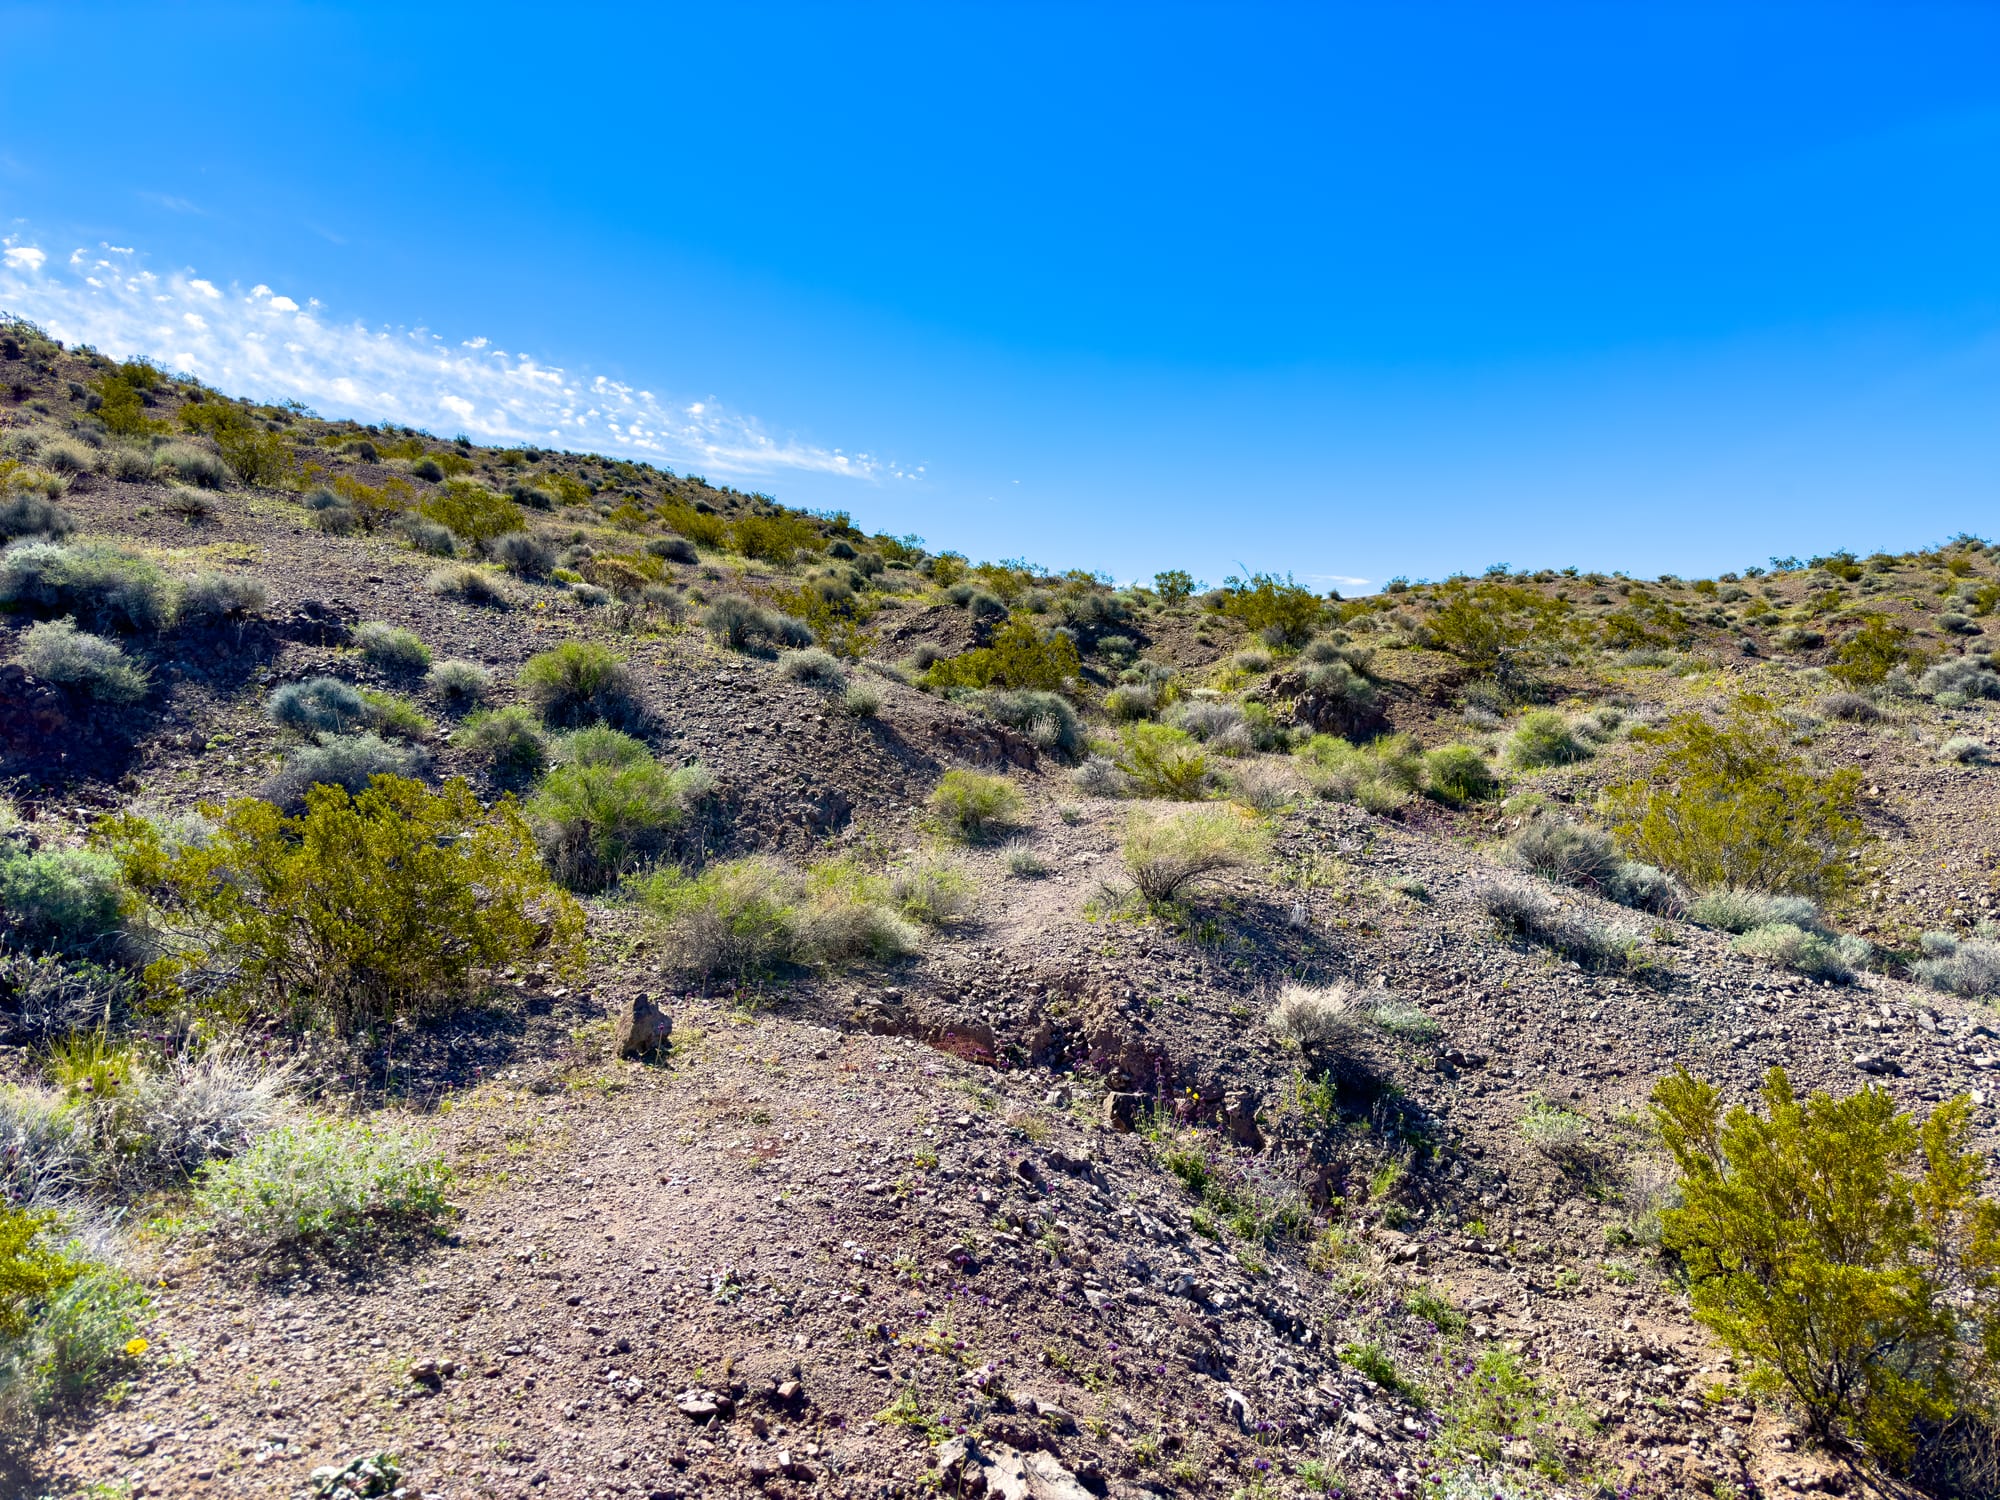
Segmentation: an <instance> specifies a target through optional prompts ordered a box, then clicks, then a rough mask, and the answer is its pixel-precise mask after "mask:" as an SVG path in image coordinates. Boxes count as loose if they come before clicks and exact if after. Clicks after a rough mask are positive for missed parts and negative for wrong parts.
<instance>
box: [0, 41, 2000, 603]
mask: <svg viewBox="0 0 2000 1500" xmlns="http://www.w3.org/2000/svg"><path fill="white" fill-rule="evenodd" d="M1996 44H2000V12H1996V10H1995V9H1994V8H1992V7H1985V6H1972V5H1955V6H1941V5H1920V4H1908V3H1905V4H1898V5H1893V6H1890V5H1882V6H1842V5H1838V4H1828V3H1820V4H1814V5H1810V6H1759V5H1746V4H1732V5H1726V6H1715V7H1705V6H1702V5H1697V4H1688V3H1680V4H1675V5H1671V6H1659V7H1651V6H1646V5H1640V4H1630V5H1617V6H1606V5H1602V4H1591V5H1578V6H1553V5H1536V4H1531V3H1517V4H1513V5H1509V6H1504V7H1501V6H1492V5H1476V6H1474V5H1467V6H1454V5H1443V4H1436V5H1431V4H1413V5H1405V6H1393V7H1392V6H1370V7H1344V6H1335V5H1312V6H1305V5H1301V6H1289V7H1287V6H1256V5H1249V4H1231V5H1226V6H1215V7H1176V6H1169V5H1158V4H1148V5H1144V6H1139V5H1134V6H1110V5H1063V6H1036V5H1029V4H1014V5H1007V6H993V7H986V6H977V5H945V4H935V3H933V4H928V5H921V6H911V7H908V8H898V7H894V6H886V5H878V6H869V7H865V8H864V7H858V6H855V7H834V6H828V5H811V6H760V5H749V4H746V5H738V6H726V7H715V6H704V7H700V8H685V9H683V8H679V7H673V6H665V5H658V6H645V7H640V6H631V7H600V6H593V5H589V4H566V5H564V6H561V7H547V6H533V7H528V6H521V7H515V6H509V5H505V4H487V5H481V6H478V7H470V6H467V7H457V6H451V5H444V4H427V5H421V6H410V5H396V6H391V5H386V4H384V5H364V4H348V5H284V4H277V3H261V4H257V5H243V6H224V5H204V4H200V3H188V4H182V5H173V6H162V5H158V4H148V5H143V6H136V5H135V6H129V7H128V6H122V5H117V4H108V5H95V6H75V5H40V6H20V5H8V4H4V3H0V67H4V73H3V74H0V76H5V77H6V79H7V86H6V88H5V89H4V90H0V236H3V237H4V238H5V241H6V244H5V251H6V254H5V257H4V264H3V265H0V306H5V307H8V308H10V309H12V310H16V311H21V312H25V313H28V314H29V315H31V316H37V317H38V318H39V319H40V320H41V321H44V322H47V323H49V324H50V325H51V326H54V327H56V328H57V329H58V331H62V330H63V329H65V328H67V329H69V330H71V331H72V334H73V336H84V335H86V334H87V335H88V336H90V337H92V338H93V339H95V341H97V342H98V343H100V344H101V345H102V346H104V347H106V348H110V349H114V350H116V352H121V353H122V352H127V351H128V350H131V351H142V352H150V353H153V354H155V355H158V356H160V357H162V358H166V359H169V360H170V361H171V360H173V359H175V358H176V357H177V356H182V355H185V356H188V357H189V360H188V362H190V363H192V364H194V365H195V366H196V367H197V369H198V370H199V371H200V373H203V374H205V375H209V376H210V377H211V378H217V379H218V380H219V383H223V384H225V385H230V386H232V387H235V388H242V389H258V390H259V393H260V394H271V395H284V394H299V395H302V396H304V397H305V398H306V399H308V400H310V401H311V402H312V404H314V405H316V406H318V407H319V408H320V409H321V410H322V411H325V412H328V413H334V412H354V413H356V414H360V415H366V416H376V415H384V414H394V413H398V412H400V413H401V414H403V415H404V416H405V417H406V418H408V419H410V420H419V421H420V423H421V425H428V426H432V427H434V428H436V429H437V430H440V431H449V430H456V429H457V428H458V427H460V426H463V427H465V428H466V429H467V430H470V431H475V432H479V433H482V434H485V433H494V434H502V433H509V432H513V433H541V432H546V431H550V430H556V431H566V432H569V433H571V434H576V433H581V432H585V431H588V432H589V433H590V434H592V439H591V442H590V443H585V442H584V441H582V440H581V439H580V438H579V439H578V440H577V441H575V442H574V443H573V444H572V445H573V446H590V445H595V444H597V443H600V442H601V443H603V444H604V445H606V446H614V447H615V446H628V447H633V448H635V451H645V452H653V453H657V454H658V455H660V456H661V458H662V459H663V461H665V462H668V463H671V464H673V465H674V466H675V467H677V468H682V469H688V470H693V471H696V472H705V473H708V474H709V475H710V477H713V478H726V479H729V480H731V481H733V482H736V483H738V484H740V485H742V486H743V487H745V488H752V489H762V490H766V491H768V492H770V493H773V494H775V495H777V496H778V497H779V498H780V499H783V500H786V501H788V502H790V503H794V504H802V505H809V506H813V507H841V508H845V509H848V510H850V511H852V512H853V513H854V515H855V516H856V519H857V520H859V521H861V522H862V523H863V524H866V525H868V526H870V527H872V528H880V529H886V530H891V531H895V532H898V533H902V532H910V531H914V532H917V533H920V534H921V535H923V536H925V537H927V538H928V539H930V541H931V543H932V544H933V545H934V546H954V547H957V548H959V549H961V550H963V551H966V552H968V553H970V554H972V555H974V556H990V557H997V556H1003V555H1004V556H1018V555H1025V556H1027V557H1029V558H1032V559H1035V560H1037V561H1041V562H1044V563H1048V564H1053V565H1058V566H1071V565H1083V566H1089V567H1095V568H1101V569H1103V570H1105V571H1108V572H1110V573H1112V574H1114V575H1116V576H1118V577H1120V578H1130V577H1138V576H1144V575H1147V574H1150V573H1151V572H1153V571H1154V570H1156V569H1159V568H1164V567H1170V566H1184V567H1188V568H1190V569H1192V570H1194V571H1195V572H1196V573H1197V574H1198V575H1200V576H1203V577H1205V578H1207V579H1209V580H1210V581H1214V580H1216V579H1219V578H1220V577H1221V576H1222V575H1223V574H1225V573H1227V572H1230V571H1234V570H1236V569H1237V568H1239V567H1248V568H1253V569H1275V570H1279V571H1284V570H1290V571H1292V572H1294V573H1296V574H1297V575H1299V576H1300V577H1301V578H1302V579H1304V578H1308V577H1310V578H1312V579H1314V580H1317V581H1321V582H1322V584H1323V585H1324V584H1328V583H1332V582H1334V581H1336V580H1357V581H1365V584H1379V583H1380V582H1381V581H1382V580H1383V579H1386V578H1388V577H1389V576H1391V575H1394V574H1397V573H1402V574H1406V575H1409V576H1411V577H1419V576H1442V575H1443V574H1446V573H1448V572H1451V571H1453V570H1457V569H1466V570H1477V569H1480V568H1483V567H1485V566H1487V565H1488V564H1491V563H1496V562H1505V563H1510V564H1512V565H1514V566H1517V567H1531V566H1540V565H1545V564H1546V565H1563V564H1569V563H1575V564H1578V565H1580V566H1584V567H1600V568H1624V569H1628V570H1630V571H1633V572H1635V573H1655V572H1662V571H1669V570H1671V571H1675V572H1682V573H1688V574H1695V573H1713V572H1716V571H1718V570H1721V569H1723V568H1727V567H1732V566H1741V565H1742V564H1744V563H1748V562H1754V561H1760V560H1762V559H1763V558H1765V557H1766V556H1768V555H1770V554H1772V553H1800V554H1805V553H1810V552H1815V551H1821V550H1825V549H1829V548H1832V547H1836V546H1851V547H1856V548H1863V549H1866V548H1872V547H1875V546H1878V545H1881V546H1892V547H1905V546H1913V545H1918V544H1923V543H1928V542H1931V541H1935V540H1938V539H1940V538H1942V537H1944V536H1947V535H1950V534H1952V533H1954V532H1957V531H1960V530H1973V531H1986V532H1991V531H1992V530H1994V529H1995V528H1994V525H1993V512H1994V494H1995V481H1996V478H2000V424H1996V422H1995V420H1994V417H1995V413H1996V398H2000V339H1996V325H2000V192H1996V187H2000V182H1996V178H2000V66H1996V62H2000V45H1996ZM260 289H261V290H260ZM190 318H192V319H194V320H195V321H194V322H190V321H189V319H190ZM364 330H365V331H364ZM482 339H483V340H485V341H486V342H485V343H484V344H483V345H482V344H479V343H478V341H479V340H482ZM121 346H122V347H121ZM523 356H527V359H526V361H525V362H524V360H523ZM600 381H601V382H603V383H602V384H599V383H598V382H600ZM592 412H594V413H595V414H596V415H595V416H589V415H588V414H589V413H592ZM461 413H465V414H466V415H460V414H461ZM552 423H553V424H556V425H554V426H553V427H552V426H551V425H550V424H552ZM564 424H567V425H564ZM612 424H616V425H615V427H614V426H613V425H612ZM1365 584H1362V583H1357V582H1347V583H1346V584H1345V585H1344V586H1346V587H1350V588H1351V587H1357V586H1365Z"/></svg>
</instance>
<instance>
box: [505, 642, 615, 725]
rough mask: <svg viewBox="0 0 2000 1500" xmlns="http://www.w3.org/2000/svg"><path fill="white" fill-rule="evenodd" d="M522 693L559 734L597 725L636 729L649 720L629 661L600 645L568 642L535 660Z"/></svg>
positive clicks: (527, 670) (524, 674)
mask: <svg viewBox="0 0 2000 1500" xmlns="http://www.w3.org/2000/svg"><path fill="white" fill-rule="evenodd" d="M521 690H522V691H523V692H524V693H526V694H527V696H528V701H529V702H530V703H532V704H533V705H534V707H535V709H536V711H537V712H539V713H540V714H541V716H542V719H543V721H544V722H546V723H547V724H549V725H550V726H551V727H552V728H556V729H579V728H581V727H583V726H584V725H586V724H597V723H603V724H609V725H611V726H612V727H613V728H617V729H631V728H635V727H637V726H638V725H639V724H640V723H641V722H643V721H644V719H645V710H644V708H643V706H642V705H641V704H640V702H639V697H638V687H637V684H636V682H635V681H634V679H633V676H632V669H631V668H630V667H629V666H627V665H626V664H625V658H624V657H622V656H620V655H618V654H617V653H616V652H614V651H613V650H611V648H610V647H608V646H601V645H599V644H598V643H597V642H595V641H564V642H563V643H562V644H561V645H560V646H557V647H556V648H555V649H554V650H551V651H543V652H541V653H539V654H537V655H535V656H531V657H529V658H528V660H527V663H526V665H524V666H523V667H522V668H521Z"/></svg>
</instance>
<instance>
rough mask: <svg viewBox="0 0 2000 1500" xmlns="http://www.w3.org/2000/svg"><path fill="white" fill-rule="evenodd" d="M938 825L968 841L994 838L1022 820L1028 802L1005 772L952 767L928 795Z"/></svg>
mask: <svg viewBox="0 0 2000 1500" xmlns="http://www.w3.org/2000/svg"><path fill="white" fill-rule="evenodd" d="M926 805H927V806H928V807H929V808H930V810H931V815H932V817H934V818H935V819H936V820H937V824H938V827H939V829H940V830H941V831H942V832H943V833H944V834H945V835H946V836H947V837H950V838H955V839H961V840H964V841H965V842H967V843H972V842H977V841H978V840H981V839H986V838H991V837H993V836H995V835H996V834H999V833H1002V832H1004V831H1005V830H1007V829H1009V828H1012V827H1014V826H1015V825H1016V824H1018V823H1019V822H1020V821H1021V816H1022V813H1023V811H1024V809H1025V806H1026V804H1025V803H1024V802H1023V800H1022V798H1021V792H1020V789H1019V788H1018V787H1016V786H1015V785H1014V783H1013V782H1012V781H1010V780H1008V779H1007V778H1006V777H1005V776H993V775H989V774H987V773H986V772H984V771H967V770H952V771H947V772H945V773H944V775H943V776H942V777H940V778H939V780H938V784H937V786H936V787H934V788H933V789H932V790H931V794H930V796H929V797H928V798H927V799H926Z"/></svg>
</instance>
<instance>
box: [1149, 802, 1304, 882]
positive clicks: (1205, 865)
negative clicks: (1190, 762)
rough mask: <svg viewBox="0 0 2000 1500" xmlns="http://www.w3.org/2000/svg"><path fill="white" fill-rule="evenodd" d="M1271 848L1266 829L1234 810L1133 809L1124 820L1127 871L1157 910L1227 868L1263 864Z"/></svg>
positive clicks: (1205, 808)
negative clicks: (1155, 810) (1168, 810)
mask: <svg viewBox="0 0 2000 1500" xmlns="http://www.w3.org/2000/svg"><path fill="white" fill-rule="evenodd" d="M1269 848H1270V836H1269V835H1268V834H1267V833H1266V832H1265V830H1264V829H1263V828H1262V827H1261V826H1260V825H1259V824H1258V823H1257V822H1256V821H1255V819H1253V818H1251V817H1249V816H1247V815H1245V814H1244V813H1242V812H1241V811H1239V810H1237V809H1236V808H1233V807H1201V808H1188V809H1186V810H1184V811H1179V812H1168V813H1148V812H1142V811H1134V812H1133V813H1132V815H1131V816H1130V817H1129V818H1127V819H1126V822H1125V839H1124V858H1125V870H1126V873H1127V874H1129V875H1130V876H1131V877H1132V883H1133V885H1134V886H1135V887H1136V888H1137V889H1138V892H1139V894H1140V895H1141V896H1142V897H1143V898H1144V899H1145V901H1146V903H1147V904H1148V905H1150V906H1155V907H1158V906H1164V905H1167V904H1169V903H1172V902H1177V901H1181V900H1184V899H1185V898H1186V897H1187V895H1188V894H1189V893H1190V892H1191V891H1192V890H1193V889H1194V887H1196V886H1197V885H1199V884H1201V883H1202V882H1204V881H1206V880H1209V879H1211V878H1212V877H1214V876H1216V875H1219V874H1221V873H1222V872H1223V871H1225V870H1235V869H1241V868H1242V867H1243V866H1245V865H1251V864H1256V863H1258V862H1260V861H1261V860H1263V859H1264V858H1265V856H1266V854H1267V853H1268V851H1269Z"/></svg>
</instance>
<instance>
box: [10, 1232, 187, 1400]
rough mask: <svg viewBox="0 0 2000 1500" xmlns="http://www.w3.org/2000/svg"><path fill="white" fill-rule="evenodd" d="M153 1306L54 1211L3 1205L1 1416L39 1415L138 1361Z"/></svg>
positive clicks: (93, 1389) (107, 1379)
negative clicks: (72, 1236)
mask: <svg viewBox="0 0 2000 1500" xmlns="http://www.w3.org/2000/svg"><path fill="white" fill-rule="evenodd" d="M149 1310H150V1303H149V1302H148V1299H147V1297H146V1294H145V1292H144V1291H143V1290H142V1289H141V1288H140V1287H139V1285H138V1283H137V1282H135V1281H134V1280H133V1279H132V1278H131V1277H129V1276H127V1275H126V1274H125V1273H124V1272H122V1271H120V1270H119V1269H118V1268H117V1267H116V1266H113V1265H111V1264H109V1263H107V1262H105V1261H102V1260H99V1259H96V1258H95V1257H93V1256H92V1255H91V1254H90V1252H89V1251H88V1250H86V1249H85V1247H84V1246H83V1245H82V1244H80V1243H78V1242H77V1241H75V1240H69V1241H67V1242H66V1241H65V1240H64V1238H63V1234H62V1229H61V1226H60V1223H59V1221H58V1220H57V1218H56V1216H55V1215H54V1214H52V1213H50V1212H48V1211H46V1210H44V1211H35V1210H31V1209H26V1208H22V1207H18V1206H16V1205H13V1204H4V1203H0V1419H4V1420H6V1421H7V1422H8V1423H9V1424H10V1425H13V1424H17V1423H20V1422H22V1421H24V1420H28V1419H32V1418H34V1417H36V1416H39V1415H40V1414H41V1413H43V1412H46V1411H48V1410H49V1409H51V1408H52V1407H55V1406H56V1405H58V1404H59V1403H61V1402H64V1401H71V1400H75V1399H77V1398H79V1397H82V1396H86V1395H89V1394H91V1393H92V1392H94V1391H96V1390H98V1389H100V1388H101V1387H103V1386H105V1385H106V1384H108V1383H109V1382H110V1381H111V1379H112V1378H113V1377H114V1376H116V1375H118V1374H120V1373H122V1372H124V1371H126V1370H128V1369H130V1368H131V1367H132V1366H133V1364H134V1362H135V1361H136V1360H137V1359H138V1358H139V1356H140V1355H142V1354H144V1353H145V1352H146V1349H147V1343H146V1340H144V1339H143V1338H141V1337H139V1330H140V1328H141V1327H142V1326H143V1324H144V1321H145V1318H146V1315H147V1313H148V1311H149Z"/></svg>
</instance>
